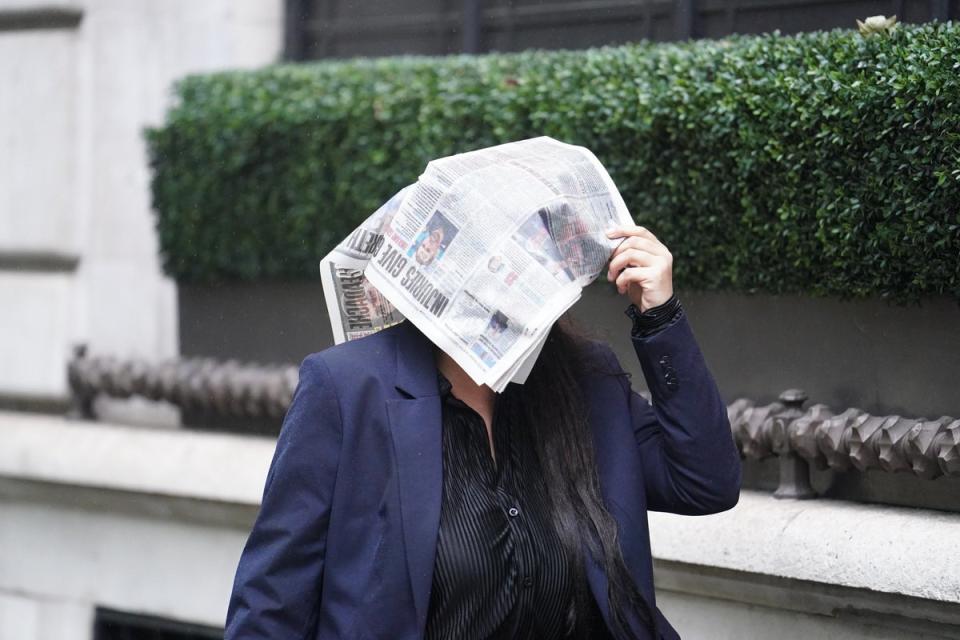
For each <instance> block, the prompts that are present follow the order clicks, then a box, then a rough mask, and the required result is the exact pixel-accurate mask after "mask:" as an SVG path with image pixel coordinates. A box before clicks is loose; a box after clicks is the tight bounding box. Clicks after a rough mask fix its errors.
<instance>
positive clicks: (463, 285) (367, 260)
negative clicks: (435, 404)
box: [320, 137, 633, 392]
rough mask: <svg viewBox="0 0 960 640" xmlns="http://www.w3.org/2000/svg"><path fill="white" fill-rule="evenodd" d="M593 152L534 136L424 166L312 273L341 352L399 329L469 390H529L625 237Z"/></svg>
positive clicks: (621, 211)
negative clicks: (560, 324)
mask: <svg viewBox="0 0 960 640" xmlns="http://www.w3.org/2000/svg"><path fill="white" fill-rule="evenodd" d="M632 224H633V221H632V219H631V217H630V214H629V212H628V211H627V207H626V205H625V204H624V202H623V198H622V197H621V196H620V192H619V191H617V188H616V186H615V185H614V184H613V180H612V179H611V178H610V176H609V174H608V173H607V171H606V170H605V169H604V168H603V165H601V164H600V162H599V161H598V160H597V158H596V157H595V156H594V155H593V153H591V152H590V151H589V150H588V149H586V148H584V147H579V146H574V145H570V144H566V143H563V142H559V141H557V140H554V139H552V138H548V137H540V138H533V139H530V140H522V141H518V142H510V143H507V144H503V145H499V146H495V147H489V148H486V149H479V150H477V151H471V152H468V153H461V154H457V155H453V156H449V157H446V158H440V159H437V160H433V161H431V162H430V163H429V164H428V165H427V168H426V170H425V171H424V172H423V175H421V176H420V178H419V179H418V180H417V182H416V183H415V184H412V185H410V186H407V187H405V188H404V189H402V190H401V191H400V192H399V193H397V194H396V195H394V196H393V197H392V198H391V199H390V200H389V201H387V203H386V204H384V205H383V206H382V207H380V208H379V209H378V210H377V211H376V212H374V213H373V215H371V216H370V217H369V218H367V219H366V220H365V221H364V222H363V224H361V225H360V227H358V228H357V229H356V230H355V231H354V232H353V233H351V234H350V236H349V237H347V238H346V239H345V240H344V241H343V242H341V243H340V245H338V246H337V247H336V248H335V249H334V250H333V251H331V252H330V253H329V254H328V255H327V256H326V257H325V258H324V259H323V260H322V261H321V263H320V269H321V277H322V282H323V290H324V296H325V297H326V300H327V309H328V312H329V314H330V320H331V322H332V324H333V332H334V338H335V340H336V342H337V343H340V342H344V341H346V340H353V339H356V338H360V337H363V336H366V335H370V334H371V333H374V332H376V331H379V330H380V329H383V328H386V327H389V326H391V325H393V324H396V323H398V322H400V321H401V320H403V319H404V318H406V319H407V320H409V321H410V322H412V323H413V324H414V325H416V326H417V328H418V329H419V330H420V331H422V332H423V333H424V334H425V335H426V336H427V337H428V338H429V339H430V340H432V341H433V342H434V344H436V345H437V346H438V347H439V348H440V349H443V350H444V351H445V352H446V353H447V354H449V355H450V356H451V357H452V358H453V359H454V360H455V361H456V362H457V364H459V365H460V366H461V367H463V369H464V370H465V371H466V372H467V373H468V374H469V375H470V377H471V378H472V379H473V380H474V381H475V382H476V383H477V384H486V385H488V386H489V387H491V388H492V389H493V390H494V391H497V392H500V391H503V389H504V388H506V386H507V384H508V383H509V382H516V383H521V384H522V383H523V382H524V381H525V380H526V378H527V375H528V374H529V372H530V369H531V368H532V367H533V363H534V362H535V361H536V357H537V355H538V354H539V352H540V349H541V347H542V346H543V343H544V341H545V340H546V336H547V333H548V332H549V331H550V327H551V326H552V325H553V323H554V322H555V321H556V320H557V318H558V317H560V315H561V314H563V312H564V311H566V310H567V309H569V308H570V307H571V306H572V305H573V304H574V303H575V302H576V301H577V300H578V299H579V298H580V295H581V290H582V289H583V287H584V286H586V285H588V284H589V283H590V282H592V281H593V280H594V279H595V278H596V277H597V276H598V275H599V274H600V273H601V272H602V271H603V270H604V269H605V267H606V262H607V260H608V259H609V257H610V255H611V253H612V252H613V249H614V248H615V247H616V246H617V244H619V242H621V240H620V239H614V240H611V239H609V238H607V236H606V231H607V230H609V229H611V228H613V227H620V226H628V225H632Z"/></svg>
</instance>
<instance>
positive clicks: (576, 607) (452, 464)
mask: <svg viewBox="0 0 960 640" xmlns="http://www.w3.org/2000/svg"><path fill="white" fill-rule="evenodd" d="M610 237H611V238H624V240H623V241H622V242H621V243H620V244H619V245H618V247H617V249H616V250H615V251H614V254H613V256H612V258H611V260H610V264H609V270H608V274H607V278H608V280H610V281H614V282H615V283H616V286H617V289H618V291H619V293H620V294H622V295H626V296H628V297H629V299H630V301H631V305H630V307H629V309H628V315H631V317H632V318H633V333H632V336H633V344H634V346H635V350H636V353H637V356H638V358H639V360H640V365H641V367H642V369H643V372H644V377H645V378H646V381H647V384H648V387H649V389H650V392H651V394H652V395H653V400H654V402H653V405H651V404H650V403H648V402H647V401H646V400H644V399H643V398H642V397H641V396H639V395H637V394H636V393H634V392H632V391H631V390H630V386H629V382H628V380H627V376H626V374H624V373H623V371H622V369H621V368H620V366H619V364H618V363H617V361H616V358H615V356H614V355H613V354H612V352H611V351H610V349H609V348H608V347H606V346H604V345H601V344H598V343H590V342H587V341H584V340H582V339H578V338H577V337H576V336H574V335H572V334H571V333H570V332H569V330H568V329H566V328H565V327H564V326H562V324H561V323H558V324H557V326H555V327H554V328H553V330H552V331H551V333H550V337H549V339H548V340H547V344H546V346H545V347H544V350H543V352H542V353H541V355H540V357H539V358H538V361H537V364H536V366H535V367H534V370H533V372H532V373H531V374H530V377H529V379H528V380H527V382H526V384H524V385H522V386H519V385H510V386H509V387H508V388H507V390H506V391H505V392H504V393H503V394H500V395H499V396H497V394H494V393H493V392H492V391H491V390H490V389H489V388H487V387H485V386H477V385H476V384H474V383H473V381H472V380H471V379H470V378H469V377H468V376H467V375H466V374H465V372H464V371H463V370H462V369H461V368H460V367H459V366H458V365H457V364H456V363H455V362H453V360H452V359H450V358H449V357H448V356H446V355H445V354H444V353H442V352H438V350H437V349H436V348H435V347H434V346H433V345H432V343H430V342H429V341H428V340H427V339H426V338H425V337H424V336H423V335H422V334H420V332H419V331H417V330H416V329H415V328H414V327H413V326H412V325H411V324H410V323H409V322H403V323H401V324H399V325H397V326H395V327H392V328H390V329H386V330H384V331H381V332H380V333H377V334H375V335H373V336H370V337H367V338H363V339H361V340H357V341H353V342H350V343H347V344H344V345H340V346H337V347H333V348H331V349H328V350H326V351H323V352H320V353H317V354H312V355H310V356H308V357H307V358H306V359H305V360H304V362H303V364H302V365H301V369H300V383H299V385H298V387H297V390H296V393H295V395H294V399H293V402H292V404H291V406H290V409H289V410H288V412H287V416H286V418H285V420H284V424H283V428H282V430H281V433H280V437H279V440H278V442H277V449H276V453H275V455H274V459H273V462H272V464H271V467H270V471H269V474H268V477H267V481H266V486H265V489H264V495H263V502H262V506H261V509H260V512H259V515H258V517H257V520H256V523H255V524H254V527H253V531H252V532H251V534H250V538H249V540H248V542H247V545H246V547H245V549H244V551H243V555H242V557H241V559H240V563H239V566H238V568H237V575H236V580H235V583H234V588H233V593H232V596H231V599H230V606H229V611H228V614H227V627H226V639H227V640H234V639H241V638H243V639H254V638H263V639H266V638H270V639H273V640H277V639H288V638H289V639H294V638H390V639H404V638H456V639H458V640H459V639H464V640H469V639H471V638H478V639H486V638H545V639H551V638H603V637H613V638H676V637H678V636H677V634H676V632H675V631H674V630H673V628H672V627H671V626H670V624H669V623H668V622H667V621H666V620H665V619H664V617H663V616H662V614H661V613H660V612H659V610H657V608H656V605H655V601H654V590H653V572H652V559H651V554H650V543H649V533H648V529H647V518H646V512H647V510H648V509H652V510H657V511H670V512H674V513H681V514H690V515H693V514H707V513H714V512H717V511H722V510H725V509H729V508H731V507H732V506H733V505H734V504H736V502H737V498H738V495H739V488H740V462H739V457H738V455H737V450H736V447H735V446H734V443H733V439H732V437H731V434H730V427H729V423H728V421H727V416H726V407H725V405H724V403H723V400H722V399H721V397H720V394H719V392H718V390H717V387H716V384H715V383H714V381H713V378H712V376H711V375H710V373H709V371H708V370H707V367H706V364H705V362H704V360H703V357H702V355H701V353H700V350H699V347H698V346H697V344H696V341H695V340H694V337H693V334H692V332H691V330H690V326H689V324H688V323H687V320H686V316H685V314H684V312H683V310H682V309H681V308H680V305H679V302H678V301H677V299H676V297H675V296H674V294H673V286H672V256H671V255H670V252H669V251H668V250H667V248H666V247H665V246H664V245H663V244H662V243H661V242H660V241H659V240H658V239H657V238H656V237H655V236H654V235H653V234H652V233H651V232H650V231H649V230H647V229H645V228H642V227H627V228H622V229H618V230H615V231H612V232H611V234H610Z"/></svg>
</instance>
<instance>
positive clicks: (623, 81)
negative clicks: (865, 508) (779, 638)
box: [147, 23, 960, 301]
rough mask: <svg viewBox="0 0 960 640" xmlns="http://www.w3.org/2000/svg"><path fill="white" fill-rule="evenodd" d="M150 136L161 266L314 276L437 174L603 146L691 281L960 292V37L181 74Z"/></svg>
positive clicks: (926, 32)
mask: <svg viewBox="0 0 960 640" xmlns="http://www.w3.org/2000/svg"><path fill="white" fill-rule="evenodd" d="M176 92H177V96H178V100H177V104H176V106H174V108H173V109H172V110H171V111H170V112H169V114H168V117H167V122H166V124H164V125H163V126H162V127H160V128H157V129H153V130H150V131H148V132H147V138H148V145H149V150H150V160H151V165H152V168H153V182H152V187H153V198H154V206H155V209H156V211H157V213H158V229H159V235H160V243H161V250H162V254H163V260H164V266H165V269H166V271H167V272H168V273H169V274H171V275H173V276H174V277H176V278H177V279H178V280H180V281H185V282H186V281H189V282H198V281H204V282H215V281H221V280H251V279H273V278H285V279H291V278H292V279H300V278H313V277H316V275H317V262H318V261H319V259H320V258H321V257H322V256H323V255H324V254H325V253H326V252H327V251H328V250H329V249H330V248H331V247H333V246H334V245H335V244H336V242H337V241H339V240H340V239H341V238H343V237H344V236H345V235H346V234H347V233H348V232H349V231H351V230H352V229H353V228H354V227H355V226H356V225H357V223H358V222H359V221H360V220H362V219H363V218H364V217H365V216H367V215H368V214H369V213H371V212H372V211H373V210H374V209H376V208H377V207H378V206H379V205H380V204H381V203H382V202H383V201H384V200H386V199H387V198H388V197H389V196H390V195H392V194H393V193H394V192H396V191H397V190H398V189H399V188H400V187H402V186H403V185H405V184H408V183H410V182H413V181H414V180H416V178H417V176H418V175H419V174H420V172H421V171H422V170H423V168H424V167H425V165H426V163H427V161H428V160H430V159H432V158H435V157H439V156H444V155H449V154H451V153H456V152H460V151H467V150H470V149H475V148H479V147H485V146H489V145H493V144H497V143H501V142H506V141H510V140H517V139H522V138H528V137H532V136H536V135H549V136H553V137H555V138H557V139H560V140H564V141H566V142H571V143H575V144H582V145H586V146H587V147H589V148H590V149H592V150H593V151H594V152H595V153H596V154H597V156H598V157H599V158H600V160H601V161H602V162H603V163H604V164H605V165H606V167H607V168H608V170H609V171H610V173H611V175H612V176H613V178H614V180H615V181H616V183H617V185H618V186H619V188H620V190H621V192H622V193H623V195H624V198H625V199H626V201H627V204H628V206H629V207H630V209H631V211H632V212H633V214H634V216H635V218H636V220H637V222H638V223H640V224H644V225H647V226H649V227H650V228H651V229H652V230H653V231H654V232H655V233H656V234H658V236H659V237H660V238H661V239H662V240H663V241H664V242H665V244H667V246H668V247H670V248H671V251H672V252H673V254H674V256H675V266H674V269H675V281H676V283H677V284H678V286H681V287H683V288H688V289H726V290H739V291H767V292H774V293H793V292H797V293H808V294H817V295H823V294H832V295H839V296H843V297H847V296H865V295H880V296H883V297H888V298H891V299H894V300H897V301H906V300H916V299H918V298H921V297H924V296H930V295H938V294H947V295H952V296H954V297H957V298H960V25H958V26H955V25H952V24H950V23H946V24H929V25H924V26H919V27H902V28H899V29H897V30H896V31H894V32H893V33H892V34H890V35H889V36H877V37H871V38H863V37H861V36H860V35H858V34H857V33H856V32H853V31H833V32H828V33H811V34H804V35H800V36H791V37H784V36H781V35H778V34H772V35H768V36H763V37H736V38H731V39H728V40H722V41H701V42H695V43H686V44H677V45H673V44H671V45H653V44H648V43H642V44H636V45H628V46H620V47H607V48H599V49H590V50H586V51H562V52H528V53H521V54H510V55H487V56H479V57H470V56H455V57H447V58H411V57H401V58H386V59H378V60H355V61H343V62H326V63H312V64H305V65H280V66H275V67H271V68H267V69H263V70H259V71H250V72H230V73H218V74H214V75H206V76H192V77H188V78H186V79H184V80H182V81H180V82H179V83H178V84H177V87H176Z"/></svg>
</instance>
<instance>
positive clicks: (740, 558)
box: [649, 491, 960, 620]
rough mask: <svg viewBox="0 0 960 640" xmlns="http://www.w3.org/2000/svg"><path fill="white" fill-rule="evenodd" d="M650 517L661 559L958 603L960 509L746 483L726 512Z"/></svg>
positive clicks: (656, 552) (655, 552) (656, 551)
mask: <svg viewBox="0 0 960 640" xmlns="http://www.w3.org/2000/svg"><path fill="white" fill-rule="evenodd" d="M649 522H650V537H651V545H652V549H653V556H654V558H655V560H656V561H657V562H658V563H661V564H662V563H665V562H666V563H682V564H684V565H693V566H699V567H712V568H716V569H722V570H731V571H735V572H739V573H745V574H755V575H759V576H771V577H775V578H785V579H791V580H802V581H809V582H812V583H818V584H821V585H832V586H837V587H848V588H853V589H867V590H870V591H873V592H881V593H887V594H900V595H904V596H910V597H913V598H920V599H923V600H932V601H938V602H942V603H945V604H946V603H950V604H960V572H958V571H957V570H956V566H957V565H956V560H955V558H956V553H957V551H956V550H957V544H958V543H960V514H951V513H943V512H937V511H927V510H922V509H907V508H900V507H887V506H879V505H867V504H858V503H851V502H840V501H833V500H777V499H775V498H773V497H772V496H771V495H770V494H766V493H761V492H756V491H743V492H742V493H741V496H740V502H739V504H738V505H737V506H736V507H734V508H733V509H731V510H730V511H726V512H723V513H719V514H716V515H711V516H701V517H696V518H691V517H686V516H677V515H672V514H666V513H652V512H651V513H650V514H649ZM754 579H755V578H754ZM958 620H960V615H958Z"/></svg>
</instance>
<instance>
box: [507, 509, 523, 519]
mask: <svg viewBox="0 0 960 640" xmlns="http://www.w3.org/2000/svg"><path fill="white" fill-rule="evenodd" d="M507 513H509V514H510V517H511V518H516V517H517V516H518V515H520V509H517V508H516V507H510V509H509V510H508V511H507Z"/></svg>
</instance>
